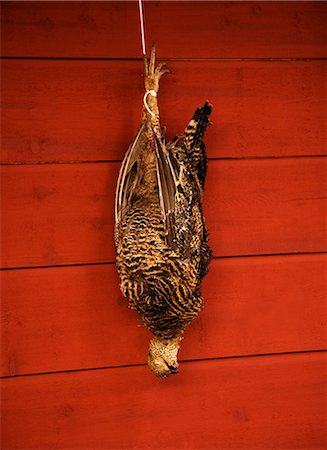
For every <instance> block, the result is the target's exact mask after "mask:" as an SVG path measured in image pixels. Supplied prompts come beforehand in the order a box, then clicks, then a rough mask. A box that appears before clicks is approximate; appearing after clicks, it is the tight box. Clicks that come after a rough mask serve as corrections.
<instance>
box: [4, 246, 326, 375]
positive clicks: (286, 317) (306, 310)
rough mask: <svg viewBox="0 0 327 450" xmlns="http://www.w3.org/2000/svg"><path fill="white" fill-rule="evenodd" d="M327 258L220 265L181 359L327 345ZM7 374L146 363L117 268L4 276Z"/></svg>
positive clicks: (143, 341) (144, 334)
mask: <svg viewBox="0 0 327 450" xmlns="http://www.w3.org/2000/svg"><path fill="white" fill-rule="evenodd" d="M326 272H327V255H295V256H282V257H251V258H232V259H225V260H214V261H213V262H212V264H211V268H210V272H209V275H208V276H207V278H206V280H205V282H204V284H203V296H204V299H205V302H206V304H205V305H206V306H205V309H204V311H203V312H201V314H200V315H199V317H198V318H197V320H196V321H195V322H194V323H193V324H192V326H190V328H189V329H188V331H187V332H186V333H185V339H184V340H183V343H182V348H181V350H180V359H181V360H191V359H205V358H217V357H224V356H236V355H253V354H265V353H274V352H277V353H279V352H294V351H302V350H319V349H323V348H326V321H325V320H324V318H325V313H326V308H325V306H326V289H325V287H326V276H325V274H326ZM1 297H2V305H1V307H2V314H1V316H2V319H1V321H2V322H1V323H2V326H1V328H2V352H1V359H2V361H1V375H2V376H6V375H11V376H13V375H22V374H28V373H40V372H50V371H60V370H72V369H74V370H76V369H85V368H90V367H105V366H121V365H128V364H146V358H147V351H148V344H149V339H150V338H151V335H150V333H149V332H148V331H147V330H145V329H144V328H143V326H142V324H141V321H140V319H139V316H138V315H137V314H136V313H135V312H133V311H131V310H130V309H128V307H127V301H126V300H125V299H124V298H123V297H122V294H121V293H120V290H119V281H118V275H117V270H116V267H115V266H114V265H97V266H80V267H62V268H47V269H25V270H9V271H4V272H3V273H2V295H1Z"/></svg>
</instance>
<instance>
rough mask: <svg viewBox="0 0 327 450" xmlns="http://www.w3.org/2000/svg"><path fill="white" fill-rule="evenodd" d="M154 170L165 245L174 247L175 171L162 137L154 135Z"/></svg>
mask: <svg viewBox="0 0 327 450" xmlns="http://www.w3.org/2000/svg"><path fill="white" fill-rule="evenodd" d="M155 150H156V172H157V181H158V188H159V202H160V207H161V212H162V215H163V218H164V224H165V229H166V241H167V245H168V246H169V247H171V248H172V249H174V246H175V245H174V241H175V237H176V232H175V194H176V189H177V172H176V169H175V168H174V166H173V164H172V162H171V157H172V155H170V154H169V153H168V152H167V149H166V147H165V144H164V142H163V140H162V139H159V137H158V136H156V135H155Z"/></svg>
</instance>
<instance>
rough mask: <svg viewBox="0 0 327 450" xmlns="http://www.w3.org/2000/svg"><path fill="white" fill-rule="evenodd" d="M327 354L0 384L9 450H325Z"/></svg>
mask: <svg viewBox="0 0 327 450" xmlns="http://www.w3.org/2000/svg"><path fill="white" fill-rule="evenodd" d="M325 370H326V355H325V354H324V353H318V354H317V353H316V354H314V353H313V354H299V355H284V356H277V357H276V356H271V357H261V358H245V359H244V358H241V359H227V360H224V361H200V362H192V363H186V364H183V365H182V368H181V372H180V374H178V375H177V376H175V377H171V378H168V379H165V380H161V379H156V378H154V376H153V375H152V374H151V373H150V372H149V371H148V369H147V368H146V367H145V366H141V367H128V368H123V369H111V370H97V371H85V372H79V373H64V374H55V375H41V376H37V377H20V378H18V379H6V380H4V381H3V393H2V403H3V411H4V415H3V429H2V431H3V433H2V434H3V435H2V444H3V446H2V448H6V449H22V448H31V449H42V450H45V449H53V448H58V449H66V448H69V449H79V450H81V449H90V448H92V449H103V448H108V449H118V448H119V449H140V448H142V449H152V448H156V449H172V448H174V449H179V448H188V449H199V448H201V449H213V448H215V449H221V448H224V449H225V448H231V449H235V448H238V449H239V448H242V449H249V448H251V449H263V448H265V449H268V448H269V449H270V448H278V449H295V448H306V449H309V448H310V449H322V448H325V445H326V437H325V413H326V411H325V402H324V394H325V389H326V384H325V383H326V379H325Z"/></svg>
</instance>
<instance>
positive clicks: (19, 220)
mask: <svg viewBox="0 0 327 450" xmlns="http://www.w3.org/2000/svg"><path fill="white" fill-rule="evenodd" d="M326 162H327V161H326V158H295V159H280V160H237V161H233V160H230V161H229V160H228V161H211V162H210V164H209V177H208V183H207V187H206V192H205V212H206V217H207V223H208V227H209V232H210V242H211V245H212V247H213V250H214V254H215V255H216V256H233V255H248V254H258V255H260V254H272V253H273V254H275V253H289V252H319V251H324V250H326V247H327V244H326V233H325V214H324V212H325V209H324V208H326V198H327V196H326V184H325V174H326ZM118 167H119V164H118V163H93V164H50V165H49V164H46V165H25V166H24V165H17V166H3V167H2V183H3V189H2V208H3V220H2V222H3V223H2V233H3V235H4V236H6V239H5V240H4V241H3V243H2V264H3V267H22V266H23V267H26V266H40V265H41V266H42V265H57V264H59V265H60V264H75V263H89V262H103V261H106V262H107V261H113V260H114V244H113V203H114V192H115V184H116V177H117V173H118Z"/></svg>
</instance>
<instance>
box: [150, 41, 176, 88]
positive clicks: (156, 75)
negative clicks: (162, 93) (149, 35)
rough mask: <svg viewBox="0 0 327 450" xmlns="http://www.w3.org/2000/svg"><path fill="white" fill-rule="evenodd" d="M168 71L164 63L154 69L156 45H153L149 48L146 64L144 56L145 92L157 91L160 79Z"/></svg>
mask: <svg viewBox="0 0 327 450" xmlns="http://www.w3.org/2000/svg"><path fill="white" fill-rule="evenodd" d="M169 72H170V71H169V69H168V68H167V67H166V64H165V63H160V64H158V65H157V67H156V45H155V43H153V45H152V48H151V56H150V60H149V62H148V60H147V57H146V56H144V84H145V89H146V90H147V91H155V92H158V91H159V81H160V78H161V77H162V76H163V75H164V74H165V73H169Z"/></svg>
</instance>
